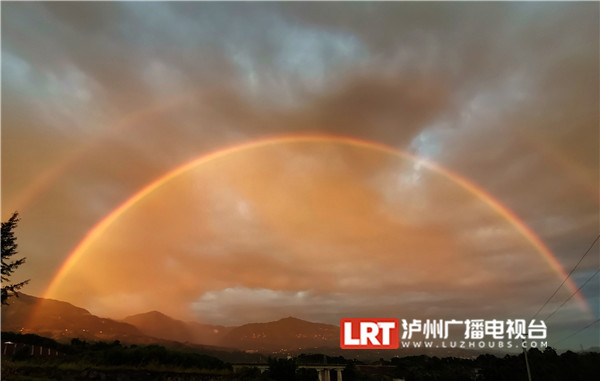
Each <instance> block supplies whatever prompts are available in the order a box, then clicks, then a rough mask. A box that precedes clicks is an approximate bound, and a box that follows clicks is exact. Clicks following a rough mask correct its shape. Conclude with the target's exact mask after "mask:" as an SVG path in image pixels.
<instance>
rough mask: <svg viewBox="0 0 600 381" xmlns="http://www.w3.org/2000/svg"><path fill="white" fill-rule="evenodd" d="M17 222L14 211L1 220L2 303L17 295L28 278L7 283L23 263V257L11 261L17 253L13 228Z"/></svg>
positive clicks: (17, 214)
mask: <svg viewBox="0 0 600 381" xmlns="http://www.w3.org/2000/svg"><path fill="white" fill-rule="evenodd" d="M18 222H19V213H17V212H14V213H13V215H12V216H11V217H10V218H9V219H8V221H6V222H2V304H8V298H10V297H11V296H17V297H18V296H19V294H18V292H17V291H18V290H20V289H21V288H22V287H23V286H25V285H26V284H27V283H29V279H28V280H25V281H23V282H19V283H13V284H7V283H9V282H10V276H11V275H12V274H13V273H14V272H15V270H16V269H17V268H18V267H19V266H21V265H22V264H23V263H25V258H24V257H23V258H21V259H17V260H13V261H11V257H12V256H13V255H15V254H17V238H16V237H15V233H14V230H15V228H16V227H17V223H18Z"/></svg>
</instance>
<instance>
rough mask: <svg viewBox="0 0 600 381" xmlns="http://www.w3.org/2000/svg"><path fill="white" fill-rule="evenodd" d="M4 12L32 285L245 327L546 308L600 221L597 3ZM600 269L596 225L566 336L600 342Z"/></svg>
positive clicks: (16, 196) (5, 103)
mask: <svg viewBox="0 0 600 381" xmlns="http://www.w3.org/2000/svg"><path fill="white" fill-rule="evenodd" d="M1 7H2V119H1V122H2V220H3V221H5V220H6V219H7V218H8V217H10V215H11V214H12V213H13V212H14V211H19V213H20V217H21V221H20V224H19V227H18V229H17V231H16V234H17V237H18V243H19V252H20V254H22V255H24V256H26V257H27V263H26V264H25V265H23V266H22V267H21V268H19V271H18V272H17V273H16V274H15V277H20V278H31V282H30V284H29V285H28V286H27V287H26V289H24V290H23V291H25V292H26V293H29V294H33V295H36V296H45V297H52V298H56V299H60V300H65V301H69V302H71V303H73V304H75V305H77V306H81V307H84V308H86V309H88V310H90V311H91V312H92V313H95V314H98V315H100V316H106V317H112V318H117V319H120V318H123V317H125V316H128V315H131V314H135V313H141V312H146V311H150V310H159V311H161V312H163V313H165V314H167V315H170V316H173V317H176V318H180V319H185V320H195V321H201V322H205V323H214V324H224V325H236V324H243V323H248V322H258V321H271V320H277V319H279V318H281V317H285V316H289V315H292V316H296V317H299V318H303V319H307V320H311V321H317V322H324V323H332V324H338V323H339V319H341V318H346V317H359V316H360V317H396V318H409V319H412V318H423V319H427V318H430V319H433V318H441V319H452V318H456V319H465V318H471V319H473V318H486V319H492V318H497V319H506V318H527V319H529V318H531V317H532V316H533V315H534V314H535V313H536V312H537V310H538V309H539V308H540V307H541V306H542V305H543V304H544V302H545V301H546V299H547V298H548V297H549V296H550V295H552V293H553V292H554V291H555V290H556V288H557V287H558V286H559V285H560V284H561V282H562V281H563V279H564V274H565V271H566V272H569V271H570V270H571V269H572V268H573V267H574V266H575V265H576V264H577V262H578V261H579V259H580V258H581V256H582V255H583V253H584V252H585V251H586V250H587V249H588V247H590V244H591V243H592V242H593V241H594V239H595V238H596V236H597V235H598V232H599V230H600V229H599V198H598V194H599V189H598V187H599V185H598V184H599V160H598V158H599V149H598V146H599V130H598V126H599V106H598V105H599V103H600V102H599V94H600V92H599V70H598V67H599V62H598V57H599V48H598V47H599V37H598V36H599V19H598V11H599V9H598V8H599V5H598V4H597V3H575V4H565V3H537V2H535V3H451V2H449V3H420V4H417V3H219V4H217V3H162V2H152V3H139V2H121V3H116V2H115V3H113V2H110V3H105V2H102V3H87V2H86V3H84V2H75V3H40V2H27V3H6V2H3V3H2V5H1ZM189 163H192V164H193V165H188V166H187V167H182V166H185V165H186V164H189ZM178 168H179V171H178V172H173V171H174V170H177V169H178ZM182 168H183V169H182ZM164 176H167V178H165V177H164ZM161 178H163V179H164V181H162V182H160V183H157V182H156V181H157V180H158V179H161ZM150 184H154V186H153V187H152V188H151V189H149V188H147V187H148V186H149V185H150ZM144 190H145V191H144ZM140 191H141V192H142V193H139V192H140ZM135 195H138V196H139V197H135ZM132 197H133V198H132ZM115 211H117V212H115ZM107 217H108V219H107ZM98 226H100V228H98V229H96V228H95V227H98ZM532 237H533V238H532ZM536 239H539V241H537V242H538V244H536V243H535V242H536ZM543 247H547V249H548V252H547V253H546V254H544V253H543V251H544V249H543ZM69 256H71V257H72V258H74V259H73V260H71V261H70V262H69V265H68V266H66V267H65V266H63V264H64V263H66V260H67V258H69ZM554 260H555V261H557V263H558V264H559V266H560V267H562V269H563V270H560V269H558V270H557V268H556V266H554V267H553V265H552V261H554ZM61 268H62V269H63V270H62V272H60V273H59V270H60V269H61ZM598 268H599V257H598V246H597V244H596V245H595V246H594V247H593V248H592V250H591V251H590V253H589V254H588V255H587V256H586V257H585V258H584V259H583V260H582V261H581V263H580V264H579V265H578V266H577V268H576V270H575V271H574V272H573V273H572V275H571V279H572V280H569V281H567V282H566V284H565V285H564V286H563V287H561V289H560V290H559V291H558V292H557V293H556V295H555V296H554V297H553V298H552V300H550V302H549V303H548V304H547V305H546V306H545V308H544V309H543V310H542V311H541V312H540V313H539V314H538V317H537V318H538V319H539V318H540V317H541V318H545V317H546V316H549V315H550V314H552V312H553V311H554V310H555V309H556V308H558V307H559V306H560V305H561V304H562V303H563V302H564V301H565V300H566V299H567V298H569V296H570V295H571V294H572V292H573V291H574V289H576V288H577V287H581V286H583V285H584V284H585V286H583V288H582V290H581V293H582V295H583V298H582V300H585V303H581V302H577V297H573V298H571V299H570V300H569V301H568V302H567V303H565V304H564V305H563V306H562V307H560V308H559V310H558V311H557V312H556V313H554V314H553V315H552V316H551V317H550V319H549V320H548V321H547V324H548V326H549V333H548V336H549V341H550V344H551V345H552V343H553V342H554V343H557V342H559V344H560V345H558V347H570V348H575V349H579V348H580V346H583V347H589V346H594V345H598V344H599V342H598V337H599V331H598V324H595V325H592V326H591V327H590V328H589V329H587V330H586V331H585V332H582V333H581V334H577V335H575V336H573V337H571V338H569V339H568V340H565V341H562V342H561V340H562V339H563V338H565V337H568V336H570V335H571V334H573V333H575V332H576V331H577V330H578V329H580V328H582V327H584V326H586V325H588V324H590V323H592V322H593V321H594V320H596V319H597V318H598V317H599V316H600V312H599V309H600V281H599V277H598V275H595V276H593V275H594V273H595V272H596V271H597V270H598ZM561 271H562V274H561ZM570 282H573V283H572V284H573V285H574V286H571V288H569V287H568V284H569V283H570ZM586 282H587V283H586ZM585 304H587V305H588V306H587V307H586V306H585ZM375 315H376V316H375Z"/></svg>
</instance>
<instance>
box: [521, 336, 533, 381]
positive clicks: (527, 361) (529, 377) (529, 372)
mask: <svg viewBox="0 0 600 381" xmlns="http://www.w3.org/2000/svg"><path fill="white" fill-rule="evenodd" d="M522 344H523V345H521V346H522V347H523V354H524V355H525V367H526V368H527V379H528V380H529V381H531V371H530V370H529V360H528V359H527V350H526V349H525V347H526V346H525V345H524V344H525V339H523V341H522Z"/></svg>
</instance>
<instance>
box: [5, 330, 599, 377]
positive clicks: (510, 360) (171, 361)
mask: <svg viewBox="0 0 600 381" xmlns="http://www.w3.org/2000/svg"><path fill="white" fill-rule="evenodd" d="M2 341H3V342H6V341H10V342H13V343H21V344H24V345H25V346H24V347H22V348H21V349H20V350H18V351H16V352H15V353H13V354H11V355H5V356H3V357H2V379H3V380H8V381H10V380H66V381H68V380H88V379H90V380H91V379H106V380H110V379H123V380H130V381H135V380H172V381H175V380H181V381H191V380H226V381H317V380H318V375H317V372H316V370H314V369H306V368H302V367H301V366H302V365H315V364H330V365H331V364H338V365H339V364H343V365H344V366H345V368H344V371H343V373H342V374H343V380H344V381H391V380H392V379H394V378H399V379H404V380H406V381H425V380H438V381H453V380H480V381H505V380H506V381H508V380H511V381H512V380H518V379H526V377H527V376H526V370H525V360H524V358H523V354H519V355H506V356H505V357H502V358H501V357H496V356H492V355H480V356H479V357H477V358H474V359H464V358H454V357H447V358H438V357H428V356H410V357H395V358H392V359H391V360H384V359H380V360H379V361H376V362H374V363H364V362H360V361H357V360H349V359H345V358H344V357H341V356H338V357H331V356H326V355H323V354H302V355H299V356H297V357H295V358H269V359H268V370H266V371H265V372H262V373H261V371H260V370H259V369H258V368H253V367H251V366H248V367H246V368H243V369H240V370H238V371H236V372H233V371H232V366H231V365H230V364H228V363H225V362H224V361H222V360H220V359H218V358H216V357H213V356H208V355H205V354H200V353H192V352H183V351H176V350H170V349H166V348H164V347H162V346H158V345H143V346H142V345H140V346H138V345H122V344H121V343H120V342H118V341H114V342H112V343H104V342H86V341H83V340H79V339H73V340H71V342H70V343H68V344H65V343H58V342H56V341H54V340H52V339H48V338H45V337H41V336H37V335H33V334H27V335H22V334H17V333H10V332H3V333H2ZM34 345H35V346H42V347H44V348H50V349H53V350H57V351H58V352H59V353H60V355H59V356H47V357H41V356H31V346H34ZM528 356H529V363H530V366H531V373H532V378H533V379H534V380H545V381H555V380H556V381H558V380H566V379H568V380H570V381H579V380H590V379H595V377H596V376H597V375H598V374H599V373H600V353H597V352H587V353H574V352H570V351H569V352H565V353H563V354H560V355H559V354H557V353H556V351H554V350H553V349H552V348H547V349H545V350H544V351H543V352H542V351H540V350H538V349H530V350H529V352H528ZM331 380H332V381H335V380H336V372H332V373H331Z"/></svg>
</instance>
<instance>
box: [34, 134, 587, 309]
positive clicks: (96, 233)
mask: <svg viewBox="0 0 600 381" xmlns="http://www.w3.org/2000/svg"><path fill="white" fill-rule="evenodd" d="M290 143H330V144H339V145H345V146H351V147H358V148H364V149H370V150H375V151H378V152H382V153H386V154H389V155H394V156H397V157H401V158H404V159H408V160H411V161H412V162H414V163H415V164H419V165H420V166H422V167H424V168H427V169H428V170H431V171H433V172H434V173H436V174H438V175H441V176H443V177H445V178H447V179H449V180H451V181H452V182H454V183H455V184H457V185H458V186H460V187H462V188H463V189H464V190H466V191H467V192H469V193H471V194H472V195H473V196H475V197H477V198H479V199H480V200H482V201H483V202H485V203H486V204H487V205H488V206H489V207H490V208H492V209H493V210H494V211H495V212H496V213H498V214H499V215H500V216H502V217H503V218H504V219H505V220H506V221H508V222H509V223H510V224H511V225H512V226H514V228H515V229H516V230H518V231H519V232H520V233H521V234H522V235H523V237H524V238H526V239H527V241H528V242H529V243H530V244H531V245H532V246H533V247H534V248H535V249H536V251H537V252H538V253H540V254H541V255H542V256H543V258H544V260H545V261H546V262H547V263H548V264H549V265H550V267H551V268H552V269H553V270H554V271H555V272H556V273H557V274H558V275H559V276H560V277H561V278H563V279H566V282H565V284H566V285H567V287H568V289H569V290H571V292H573V293H575V294H576V295H575V296H576V300H577V301H578V302H579V305H580V306H581V308H582V309H583V310H586V311H588V312H589V311H591V310H590V307H589V305H588V304H587V302H586V301H585V298H583V296H582V295H581V293H580V292H578V291H577V286H576V285H575V283H574V282H573V280H572V279H571V278H570V277H568V276H567V273H566V272H565V270H564V268H563V267H562V266H561V264H560V262H559V261H558V260H557V258H556V257H555V256H554V254H553V253H552V251H551V250H550V249H549V248H548V247H547V246H546V245H545V244H544V242H543V241H542V240H541V239H540V238H539V237H538V236H537V235H536V234H535V233H534V232H533V231H532V230H531V228H529V227H528V226H527V225H526V224H525V223H524V222H523V221H522V220H521V219H520V218H519V217H518V216H517V215H516V214H515V213H514V212H513V211H512V210H510V209H509V208H507V207H506V206H504V205H503V204H502V203H501V202H500V201H498V200H497V199H495V198H494V197H492V196H491V195H490V194H489V193H487V192H486V191H485V190H484V189H482V188H481V187H479V186H478V185H476V184H474V183H473V182H471V181H469V180H467V179H466V178H464V177H462V176H461V175H459V174H457V173H455V172H452V171H450V170H448V169H446V168H443V167H441V166H440V165H438V164H436V163H433V162H431V161H428V160H425V159H423V158H420V157H417V156H415V155H412V154H409V153H406V152H403V151H400V150H398V149H395V148H393V147H390V146H387V145H384V144H381V143H376V142H371V141H365V140H360V139H357V138H351V137H344V136H335V135H289V136H279V137H272V138H266V139H262V140H258V141H251V142H246V143H242V144H237V145H234V146H231V147H228V148H224V149H219V150H215V151H212V152H208V153H205V154H203V155H201V156H200V157H198V158H196V159H194V160H192V161H190V162H188V163H185V164H183V165H181V166H179V167H177V168H175V169H173V170H171V171H169V172H168V173H166V174H164V175H163V176H161V177H159V178H158V179H156V180H154V181H152V182H151V183H150V184H148V185H146V186H145V187H144V188H142V189H141V190H139V191H138V192H137V193H135V194H134V195H133V196H131V197H130V198H129V199H127V200H126V201H125V202H123V203H122V204H121V205H119V206H118V207H117V208H115V209H114V210H113V211H112V212H110V213H109V214H108V215H107V216H106V217H104V218H103V219H102V220H101V221H99V222H98V223H97V224H96V225H95V226H94V227H93V228H92V229H91V230H90V231H89V232H88V233H87V234H86V235H85V237H83V239H82V240H81V241H80V242H79V244H78V245H77V246H76V247H75V248H74V249H73V250H72V251H71V253H70V254H69V255H68V257H67V259H66V260H65V262H64V263H63V264H62V265H61V267H60V269H59V270H58V271H57V273H56V274H55V276H54V277H53V278H52V280H51V282H50V283H49V285H48V287H47V288H46V290H45V292H44V295H43V297H44V298H49V297H51V296H52V295H53V294H54V292H55V291H56V289H57V287H58V285H59V284H60V283H61V281H62V279H63V278H64V277H65V275H66V274H67V273H68V272H69V271H70V270H71V269H72V268H73V266H74V265H75V264H76V263H77V262H78V261H79V260H80V259H81V258H82V257H83V256H84V255H85V253H86V251H87V249H88V248H89V247H90V246H91V245H92V244H93V243H94V242H95V241H96V240H98V239H100V237H101V236H102V234H103V233H104V232H105V231H106V229H107V228H108V227H109V226H110V225H111V224H112V223H113V222H115V221H116V220H117V219H119V217H121V216H122V215H123V214H124V213H126V212H127V211H128V210H129V209H130V208H131V207H133V206H134V205H135V204H136V203H138V202H139V201H140V200H142V199H143V198H145V197H146V196H148V195H149V194H151V193H152V192H154V191H156V190H157V189H159V188H161V187H162V186H164V185H165V184H167V183H168V182H169V181H171V180H173V179H175V178H176V177H178V176H180V175H182V174H184V173H186V172H188V171H190V170H193V169H195V168H197V167H199V166H201V165H203V164H206V163H208V162H211V161H213V160H218V159H220V158H223V157H226V156H227V155H230V154H233V153H239V152H245V151H252V150H257V149H261V148H264V147H268V146H275V145H282V144H290Z"/></svg>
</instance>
